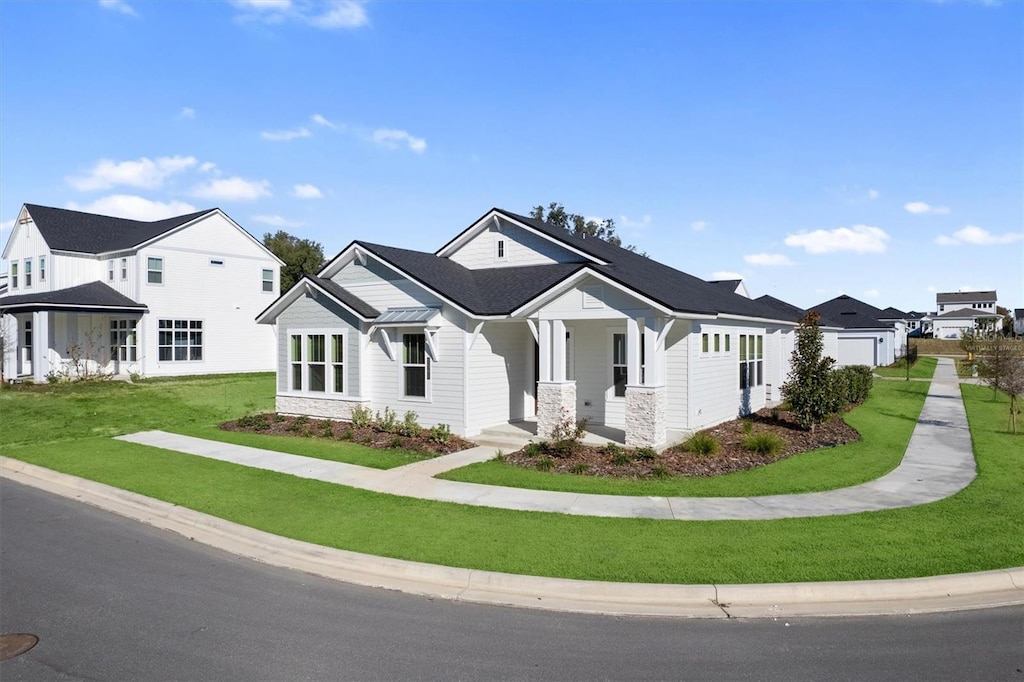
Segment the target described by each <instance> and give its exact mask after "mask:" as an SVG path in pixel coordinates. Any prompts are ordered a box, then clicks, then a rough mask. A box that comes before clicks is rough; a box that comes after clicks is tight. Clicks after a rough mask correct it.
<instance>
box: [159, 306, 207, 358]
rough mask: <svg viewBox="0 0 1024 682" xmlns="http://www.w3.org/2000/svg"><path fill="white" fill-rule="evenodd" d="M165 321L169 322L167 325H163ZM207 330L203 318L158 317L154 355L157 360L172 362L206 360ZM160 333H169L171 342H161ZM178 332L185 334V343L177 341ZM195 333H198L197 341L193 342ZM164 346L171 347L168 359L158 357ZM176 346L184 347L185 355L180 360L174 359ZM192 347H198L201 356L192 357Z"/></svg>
mask: <svg viewBox="0 0 1024 682" xmlns="http://www.w3.org/2000/svg"><path fill="white" fill-rule="evenodd" d="M165 322H166V323H169V324H168V325H167V326H165V325H164V323H165ZM207 331H208V330H207V328H206V326H205V321H204V320H196V319H191V320H190V319H181V318H166V317H164V318H160V319H159V320H157V337H156V344H157V345H156V348H157V350H156V357H157V362H174V363H179V362H206V332H207ZM162 334H170V335H171V342H170V343H169V344H168V343H162V341H163V339H162V338H161V335H162ZM179 334H185V343H183V344H179V343H178V338H177V337H178V335H179ZM196 334H199V343H193V339H194V338H195V335H196ZM164 348H170V349H171V353H170V355H171V357H170V358H169V359H164V358H162V357H160V351H161V350H163V349H164ZM178 348H184V349H185V357H184V358H183V359H181V360H178V359H176V358H175V357H174V356H175V355H177V353H176V350H177V349H178ZM194 348H198V349H199V355H200V356H201V357H199V358H195V359H193V358H192V356H193V354H194V353H193V352H192V350H193V349H194Z"/></svg>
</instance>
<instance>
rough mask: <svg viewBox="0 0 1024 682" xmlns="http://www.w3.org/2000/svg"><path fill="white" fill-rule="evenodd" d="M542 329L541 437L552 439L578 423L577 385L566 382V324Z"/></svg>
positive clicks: (559, 322)
mask: <svg viewBox="0 0 1024 682" xmlns="http://www.w3.org/2000/svg"><path fill="white" fill-rule="evenodd" d="M538 325H539V328H538V330H537V331H538V338H537V341H538V346H539V351H540V352H539V353H538V356H539V359H538V361H539V362H540V368H539V370H540V371H539V372H538V377H539V380H538V382H537V435H538V436H540V437H541V438H552V437H554V434H555V430H556V429H557V427H559V426H560V425H562V424H566V423H569V424H575V423H576V382H575V381H567V380H566V378H565V321H563V320H558V319H556V320H539V321H538Z"/></svg>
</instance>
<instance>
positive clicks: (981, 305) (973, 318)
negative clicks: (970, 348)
mask: <svg viewBox="0 0 1024 682" xmlns="http://www.w3.org/2000/svg"><path fill="white" fill-rule="evenodd" d="M997 300H998V297H997V295H996V292H995V291H955V292H945V293H937V294H935V306H936V312H935V314H934V315H933V318H932V333H933V335H934V336H935V338H937V339H959V338H960V337H961V336H962V335H963V330H964V329H973V330H975V331H979V332H995V331H998V330H999V329H1000V328H1001V324H1002V321H1001V319H1000V318H1001V317H1002V316H1001V315H999V313H998V311H997V308H998V305H997V303H996V301H997Z"/></svg>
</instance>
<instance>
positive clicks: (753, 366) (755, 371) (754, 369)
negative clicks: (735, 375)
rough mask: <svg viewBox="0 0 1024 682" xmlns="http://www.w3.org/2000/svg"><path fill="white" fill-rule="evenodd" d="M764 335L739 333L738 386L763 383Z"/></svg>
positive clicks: (751, 386) (760, 384)
mask: <svg viewBox="0 0 1024 682" xmlns="http://www.w3.org/2000/svg"><path fill="white" fill-rule="evenodd" d="M763 357H764V336H761V335H755V334H740V388H741V389H748V388H753V387H754V386H763V385H764V361H763Z"/></svg>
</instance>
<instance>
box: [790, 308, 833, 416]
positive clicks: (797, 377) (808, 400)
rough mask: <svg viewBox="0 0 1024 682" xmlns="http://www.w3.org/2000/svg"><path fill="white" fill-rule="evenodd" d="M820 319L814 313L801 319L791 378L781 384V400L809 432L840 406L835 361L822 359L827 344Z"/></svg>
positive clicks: (791, 362)
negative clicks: (837, 395)
mask: <svg viewBox="0 0 1024 682" xmlns="http://www.w3.org/2000/svg"><path fill="white" fill-rule="evenodd" d="M820 318H821V316H820V315H819V314H818V313H816V312H814V311H813V310H812V311H811V312H809V313H807V315H806V316H804V317H802V318H800V320H799V326H798V327H797V328H796V348H795V349H794V350H793V355H792V358H791V360H790V371H789V376H788V377H786V383H785V384H783V385H782V397H783V399H785V401H786V402H788V403H789V408H790V410H791V411H792V412H793V416H794V417H795V418H796V421H797V423H798V424H800V426H802V427H803V428H805V429H807V430H809V431H813V430H814V427H815V426H817V425H818V424H821V423H822V422H824V421H825V420H826V419H828V418H829V417H830V416H831V415H833V414H835V413H836V412H837V411H838V410H839V407H840V405H838V404H837V400H836V391H835V390H834V389H835V386H834V382H833V380H832V366H833V365H834V364H835V362H836V361H835V360H834V359H833V358H830V357H822V356H821V354H822V351H823V350H824V347H825V343H824V340H823V336H822V333H821V329H820V328H819V327H818V321H819V320H820Z"/></svg>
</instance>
